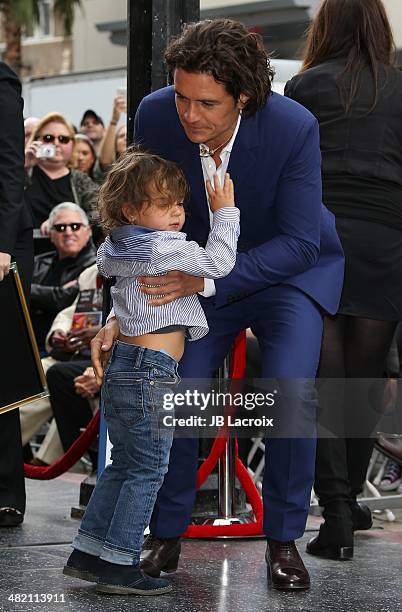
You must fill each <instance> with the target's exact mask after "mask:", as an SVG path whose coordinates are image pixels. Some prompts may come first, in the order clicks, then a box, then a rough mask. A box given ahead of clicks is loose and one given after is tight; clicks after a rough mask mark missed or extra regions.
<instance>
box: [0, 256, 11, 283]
mask: <svg viewBox="0 0 402 612" xmlns="http://www.w3.org/2000/svg"><path fill="white" fill-rule="evenodd" d="M10 263H11V255H9V253H0V281H2V280H3V278H4V277H5V276H7V274H8V273H9V272H10Z"/></svg>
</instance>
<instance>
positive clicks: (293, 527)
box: [150, 285, 323, 541]
mask: <svg viewBox="0 0 402 612" xmlns="http://www.w3.org/2000/svg"><path fill="white" fill-rule="evenodd" d="M212 302H213V298H209V299H207V300H206V299H203V300H202V305H203V307H204V310H205V313H206V316H207V319H208V324H209V327H210V331H209V333H208V335H207V336H205V337H204V338H202V339H201V340H199V341H196V342H188V343H187V346H186V350H185V353H184V355H183V358H182V360H181V362H180V366H179V374H180V376H181V377H182V378H210V377H211V375H212V374H213V372H214V371H215V370H216V369H217V368H219V367H220V366H221V365H222V362H223V360H224V358H225V356H226V355H227V353H228V352H229V351H230V348H231V345H232V343H233V340H234V339H235V337H236V336H237V334H238V333H239V332H240V331H241V330H242V329H245V328H248V327H250V328H251V330H252V331H253V333H254V334H255V336H256V337H257V339H258V342H259V345H260V349H261V354H262V372H261V376H262V377H263V378H311V379H313V378H314V377H315V375H316V372H317V368H318V362H319V357H320V348H321V340H322V331H323V321H322V311H321V309H320V307H319V306H318V305H317V304H316V303H315V302H314V301H313V300H312V299H311V298H309V297H308V296H307V295H306V294H304V293H303V292H302V291H300V290H299V289H296V288H295V287H291V286H287V285H275V286H273V287H270V288H268V289H266V290H264V291H261V292H259V293H258V294H255V295H253V296H250V297H248V298H245V299H243V300H240V301H238V302H236V303H234V304H231V305H229V306H226V307H224V308H219V309H215V308H214V307H213V304H212ZM300 393H302V390H301V391H300ZM306 401H307V403H308V401H309V400H305V398H304V404H306ZM310 404H311V411H314V413H315V410H316V404H315V401H314V399H313V397H311V399H310ZM198 447H199V441H198V440H197V439H182V438H176V439H175V440H174V442H173V446H172V449H171V454H170V461H169V470H168V473H167V474H166V476H165V480H164V483H163V485H162V487H161V489H160V490H159V494H158V498H157V502H156V504H155V507H154V511H153V514H152V519H151V523H150V528H151V533H153V534H154V535H155V536H157V537H159V538H174V537H178V536H180V535H181V534H182V533H183V532H184V531H185V530H186V528H187V526H188V524H189V523H190V520H191V512H192V508H193V505H194V500H195V493H196V491H195V482H196V473H197V462H198ZM315 450H316V440H315V439H314V438H302V439H300V438H276V439H270V440H269V441H267V443H266V450H265V472H264V482H263V503H264V532H265V534H266V536H267V537H269V538H272V539H275V540H280V541H287V540H294V539H296V538H299V537H301V536H302V535H303V533H304V529H305V525H306V520H307V513H308V508H309V505H310V494H311V488H312V485H313V481H314V468H315Z"/></svg>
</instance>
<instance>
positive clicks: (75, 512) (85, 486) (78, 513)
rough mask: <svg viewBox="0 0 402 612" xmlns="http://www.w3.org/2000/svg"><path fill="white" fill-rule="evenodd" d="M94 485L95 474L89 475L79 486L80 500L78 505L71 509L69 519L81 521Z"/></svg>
mask: <svg viewBox="0 0 402 612" xmlns="http://www.w3.org/2000/svg"><path fill="white" fill-rule="evenodd" d="M95 485H96V474H95V473H94V474H90V475H89V476H88V477H87V478H85V480H83V481H82V483H81V484H80V499H79V502H78V503H79V505H78V506H73V507H72V508H71V518H75V519H82V517H83V516H84V512H85V510H86V507H87V505H88V502H89V499H90V497H91V495H92V492H93V490H94V489H95Z"/></svg>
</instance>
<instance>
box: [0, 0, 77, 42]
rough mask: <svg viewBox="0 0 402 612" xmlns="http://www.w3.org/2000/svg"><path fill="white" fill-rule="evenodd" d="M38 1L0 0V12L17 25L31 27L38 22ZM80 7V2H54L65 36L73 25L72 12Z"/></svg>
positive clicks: (61, 0) (69, 32)
mask: <svg viewBox="0 0 402 612" xmlns="http://www.w3.org/2000/svg"><path fill="white" fill-rule="evenodd" d="M39 5H40V0H0V11H3V12H4V13H5V14H6V15H7V17H8V18H9V19H12V21H13V22H14V23H15V24H16V25H18V26H25V27H32V26H33V25H35V24H36V23H38V22H39ZM78 6H81V0H55V2H54V12H55V14H56V15H58V16H59V17H60V18H61V19H62V22H63V28H64V31H65V33H66V35H67V36H70V34H71V31H72V27H73V23H74V10H75V8H76V7H78Z"/></svg>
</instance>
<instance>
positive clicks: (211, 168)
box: [199, 112, 241, 298]
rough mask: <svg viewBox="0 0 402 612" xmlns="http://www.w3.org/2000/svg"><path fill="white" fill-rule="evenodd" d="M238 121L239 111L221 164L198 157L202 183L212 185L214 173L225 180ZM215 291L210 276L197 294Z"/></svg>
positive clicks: (211, 293) (223, 152) (205, 279)
mask: <svg viewBox="0 0 402 612" xmlns="http://www.w3.org/2000/svg"><path fill="white" fill-rule="evenodd" d="M240 121H241V112H240V113H239V118H238V120H237V124H236V127H235V130H234V132H233V136H232V138H231V139H230V140H229V142H228V143H227V145H225V146H224V147H223V149H222V151H221V152H220V154H219V157H220V158H221V165H220V166H219V168H217V167H216V164H215V161H214V160H213V158H212V157H210V156H208V157H200V160H201V166H202V173H203V175H204V183H205V182H206V181H207V180H209V181H211V184H212V186H213V184H214V174H217V175H218V178H219V180H220V183H221V185H223V181H224V180H225V174H226V172H227V170H228V166H229V160H230V154H231V152H232V148H233V144H234V141H235V140H236V136H237V132H238V131H239V127H240ZM201 146H202V145H200V148H201ZM205 193H206V194H207V201H208V193H207V191H206V188H205ZM235 195H236V192H235ZM208 210H209V220H210V224H212V212H211V209H210V208H209V207H208ZM215 293H216V289H215V282H214V281H213V280H212V279H210V278H204V290H203V291H199V294H200V295H202V296H203V297H206V298H207V297H212V296H213V295H215Z"/></svg>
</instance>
